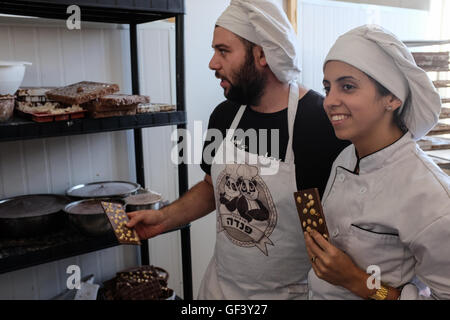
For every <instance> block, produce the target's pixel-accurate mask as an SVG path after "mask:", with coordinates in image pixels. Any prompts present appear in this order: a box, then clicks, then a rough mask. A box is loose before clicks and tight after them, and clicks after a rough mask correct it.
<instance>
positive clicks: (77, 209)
mask: <svg viewBox="0 0 450 320" xmlns="http://www.w3.org/2000/svg"><path fill="white" fill-rule="evenodd" d="M102 201H108V202H113V203H121V204H123V201H118V200H116V199H87V200H81V201H76V202H72V203H69V204H68V205H67V206H66V207H65V209H64V211H65V212H67V213H69V214H85V215H89V214H104V213H105V212H104V210H103V207H102Z"/></svg>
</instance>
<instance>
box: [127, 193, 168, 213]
mask: <svg viewBox="0 0 450 320" xmlns="http://www.w3.org/2000/svg"><path fill="white" fill-rule="evenodd" d="M124 201H125V203H126V211H127V212H133V211H141V210H159V209H161V208H162V207H163V200H162V197H161V195H160V194H157V193H154V192H144V193H140V194H137V195H132V196H129V197H126V198H125V199H124Z"/></svg>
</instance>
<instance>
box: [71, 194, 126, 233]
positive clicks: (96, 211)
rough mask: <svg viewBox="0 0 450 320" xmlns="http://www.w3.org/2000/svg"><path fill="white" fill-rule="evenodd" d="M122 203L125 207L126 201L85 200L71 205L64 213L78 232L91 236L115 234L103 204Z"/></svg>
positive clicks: (111, 199)
mask: <svg viewBox="0 0 450 320" xmlns="http://www.w3.org/2000/svg"><path fill="white" fill-rule="evenodd" d="M102 201H105V202H113V203H120V204H122V205H124V206H125V201H123V200H122V199H118V198H95V199H85V200H80V201H75V202H71V203H69V204H68V205H67V206H66V207H65V208H64V211H65V212H66V213H67V215H68V217H69V221H70V223H72V224H73V225H75V226H76V227H77V228H78V230H80V231H81V232H83V233H84V234H86V235H89V236H101V235H104V234H106V233H108V232H113V230H112V227H111V224H110V223H109V220H108V217H107V216H106V213H105V212H104V211H103V207H102V205H101V202H102Z"/></svg>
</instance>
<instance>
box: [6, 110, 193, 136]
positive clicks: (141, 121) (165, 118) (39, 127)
mask: <svg viewBox="0 0 450 320" xmlns="http://www.w3.org/2000/svg"><path fill="white" fill-rule="evenodd" d="M185 123H186V114H185V112H182V111H173V112H158V113H146V114H138V115H135V116H123V117H112V118H103V119H88V118H86V119H75V120H69V121H56V122H47V123H38V122H34V121H31V120H26V119H23V118H18V117H13V118H12V119H11V120H10V121H8V122H4V123H0V142H3V141H16V140H25V139H36V138H48V137H58V136H69V135H78V134H88V133H99V132H105V131H118V130H130V129H139V128H148V127H161V126H170V125H180V124H185Z"/></svg>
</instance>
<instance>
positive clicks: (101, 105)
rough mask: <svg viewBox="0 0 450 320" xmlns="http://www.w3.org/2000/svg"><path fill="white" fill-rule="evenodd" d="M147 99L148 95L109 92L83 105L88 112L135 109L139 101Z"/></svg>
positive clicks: (148, 99)
mask: <svg viewBox="0 0 450 320" xmlns="http://www.w3.org/2000/svg"><path fill="white" fill-rule="evenodd" d="M149 101H150V97H148V96H139V95H128V94H111V95H107V96H104V97H100V98H98V99H96V100H93V101H90V102H88V103H85V104H84V105H83V107H85V108H86V109H87V110H89V111H90V112H105V111H119V110H120V111H123V110H132V109H134V110H136V107H137V105H138V104H139V103H147V102H149Z"/></svg>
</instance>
